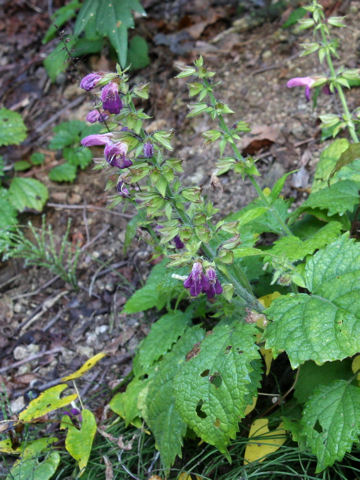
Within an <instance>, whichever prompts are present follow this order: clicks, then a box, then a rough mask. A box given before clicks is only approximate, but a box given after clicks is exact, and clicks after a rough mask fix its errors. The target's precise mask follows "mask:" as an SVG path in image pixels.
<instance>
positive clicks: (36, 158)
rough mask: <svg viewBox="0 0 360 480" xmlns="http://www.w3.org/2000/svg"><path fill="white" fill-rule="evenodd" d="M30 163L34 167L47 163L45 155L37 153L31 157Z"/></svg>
mask: <svg viewBox="0 0 360 480" xmlns="http://www.w3.org/2000/svg"><path fill="white" fill-rule="evenodd" d="M30 161H31V163H32V164H33V165H42V164H43V163H44V162H45V155H44V154H43V153H40V152H35V153H33V154H32V155H31V157H30Z"/></svg>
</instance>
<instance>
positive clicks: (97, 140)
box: [81, 133, 112, 147]
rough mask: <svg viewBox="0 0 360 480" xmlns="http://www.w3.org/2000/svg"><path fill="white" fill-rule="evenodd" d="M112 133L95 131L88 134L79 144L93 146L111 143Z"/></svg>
mask: <svg viewBox="0 0 360 480" xmlns="http://www.w3.org/2000/svg"><path fill="white" fill-rule="evenodd" d="M111 137H112V133H96V134H94V135H88V136H87V137H84V138H83V139H82V140H81V145H83V146H84V147H93V146H95V145H108V144H112V141H111Z"/></svg>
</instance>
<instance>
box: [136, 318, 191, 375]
mask: <svg viewBox="0 0 360 480" xmlns="http://www.w3.org/2000/svg"><path fill="white" fill-rule="evenodd" d="M190 319H191V314H190V312H188V313H186V312H182V311H174V312H170V313H167V314H165V315H163V316H162V317H160V318H159V320H158V321H157V322H155V323H153V325H152V326H151V330H150V332H149V334H148V335H147V337H145V339H144V340H143V341H142V342H141V344H140V345H139V347H138V351H137V354H136V356H135V358H134V361H133V370H134V374H135V375H136V376H141V375H143V374H145V373H146V372H147V371H148V370H149V368H150V367H151V366H152V365H153V364H154V363H155V362H156V361H157V360H159V358H160V357H162V356H163V355H165V354H166V352H167V351H168V350H170V349H171V347H172V345H173V344H174V343H175V342H176V341H177V340H178V338H179V337H181V335H182V334H183V333H184V331H185V329H186V328H187V326H188V325H189V321H190Z"/></svg>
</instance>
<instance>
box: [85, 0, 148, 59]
mask: <svg viewBox="0 0 360 480" xmlns="http://www.w3.org/2000/svg"><path fill="white" fill-rule="evenodd" d="M90 1H91V0H90ZM86 3H88V2H85V4H84V7H85V5H86ZM91 4H93V2H91ZM133 10H134V11H136V12H138V13H141V14H142V15H145V10H144V9H143V7H142V6H141V3H140V2H139V1H138V0H122V1H121V2H116V1H115V2H109V1H108V0H98V10H97V12H101V13H100V14H96V28H97V31H98V32H99V33H100V34H101V35H103V36H105V37H108V38H109V40H110V43H111V44H112V46H113V47H114V48H115V50H116V53H117V55H118V58H119V62H120V65H121V66H122V67H123V68H124V67H125V66H126V62H127V50H128V34H127V30H128V29H129V28H133V27H134V19H133V16H132V13H131V12H132V11H133ZM89 11H91V9H90V10H89Z"/></svg>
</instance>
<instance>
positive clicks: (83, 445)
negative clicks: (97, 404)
mask: <svg viewBox="0 0 360 480" xmlns="http://www.w3.org/2000/svg"><path fill="white" fill-rule="evenodd" d="M81 417H82V421H81V427H80V429H77V428H76V427H75V426H74V425H73V423H72V421H71V419H69V418H66V419H65V418H63V420H62V421H61V426H60V428H62V429H64V428H67V429H68V432H67V435H66V439H65V447H66V450H67V451H68V452H69V453H70V455H71V456H72V457H73V458H74V459H75V460H76V461H77V462H78V464H79V469H80V475H79V476H81V475H82V474H83V473H84V471H85V468H86V465H87V463H88V460H89V457H90V453H91V447H92V443H93V440H94V436H95V433H96V420H95V416H94V414H93V413H92V412H90V410H86V409H84V410H81Z"/></svg>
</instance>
